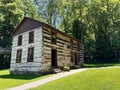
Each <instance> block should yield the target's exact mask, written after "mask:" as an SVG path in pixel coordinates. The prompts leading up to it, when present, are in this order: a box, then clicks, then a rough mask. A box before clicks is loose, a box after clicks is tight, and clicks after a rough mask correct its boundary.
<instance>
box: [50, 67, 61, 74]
mask: <svg viewBox="0 0 120 90" xmlns="http://www.w3.org/2000/svg"><path fill="white" fill-rule="evenodd" d="M52 71H53V73H60V72H62V70H61V69H59V68H55V69H52Z"/></svg>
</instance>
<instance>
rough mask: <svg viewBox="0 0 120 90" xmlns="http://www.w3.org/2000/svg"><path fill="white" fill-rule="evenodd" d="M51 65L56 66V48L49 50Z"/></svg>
mask: <svg viewBox="0 0 120 90" xmlns="http://www.w3.org/2000/svg"><path fill="white" fill-rule="evenodd" d="M51 66H52V67H56V66H57V50H56V49H52V50H51Z"/></svg>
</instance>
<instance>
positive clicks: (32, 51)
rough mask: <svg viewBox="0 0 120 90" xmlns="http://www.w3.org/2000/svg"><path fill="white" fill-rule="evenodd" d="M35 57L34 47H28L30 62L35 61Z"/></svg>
mask: <svg viewBox="0 0 120 90" xmlns="http://www.w3.org/2000/svg"><path fill="white" fill-rule="evenodd" d="M33 59H34V48H33V47H32V48H28V59H27V61H28V62H33Z"/></svg>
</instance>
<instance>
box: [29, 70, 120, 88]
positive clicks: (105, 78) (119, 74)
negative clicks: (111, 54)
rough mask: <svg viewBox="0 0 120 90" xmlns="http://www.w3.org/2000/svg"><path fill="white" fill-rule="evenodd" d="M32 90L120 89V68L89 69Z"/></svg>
mask: <svg viewBox="0 0 120 90" xmlns="http://www.w3.org/2000/svg"><path fill="white" fill-rule="evenodd" d="M30 90H120V68H104V69H103V68H102V69H89V70H86V71H83V72H80V73H76V74H74V75H70V76H68V77H65V78H62V79H58V80H56V81H52V82H50V83H47V84H44V85H42V86H39V87H36V88H33V89H30Z"/></svg>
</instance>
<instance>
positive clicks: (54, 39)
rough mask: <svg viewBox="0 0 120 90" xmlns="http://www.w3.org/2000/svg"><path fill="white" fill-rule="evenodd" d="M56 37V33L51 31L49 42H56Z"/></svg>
mask: <svg viewBox="0 0 120 90" xmlns="http://www.w3.org/2000/svg"><path fill="white" fill-rule="evenodd" d="M56 39H57V37H56V34H55V33H52V34H51V43H52V44H56Z"/></svg>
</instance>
